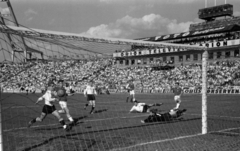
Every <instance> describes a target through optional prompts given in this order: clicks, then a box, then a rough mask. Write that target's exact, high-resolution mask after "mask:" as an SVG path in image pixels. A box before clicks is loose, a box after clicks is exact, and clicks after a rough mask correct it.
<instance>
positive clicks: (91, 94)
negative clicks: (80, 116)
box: [83, 82, 97, 114]
mask: <svg viewBox="0 0 240 151" xmlns="http://www.w3.org/2000/svg"><path fill="white" fill-rule="evenodd" d="M83 94H84V96H85V97H87V101H88V103H86V105H85V107H84V109H86V108H87V106H88V105H91V106H92V109H91V111H90V114H93V113H94V112H93V111H94V109H95V106H96V104H95V101H96V97H95V95H97V91H96V89H95V87H94V86H93V82H90V83H89V85H87V86H86V88H85V90H84V92H83Z"/></svg>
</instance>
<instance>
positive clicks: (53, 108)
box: [42, 105, 56, 114]
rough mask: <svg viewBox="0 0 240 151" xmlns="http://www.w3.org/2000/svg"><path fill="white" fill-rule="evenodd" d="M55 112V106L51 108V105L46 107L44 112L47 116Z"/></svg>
mask: <svg viewBox="0 0 240 151" xmlns="http://www.w3.org/2000/svg"><path fill="white" fill-rule="evenodd" d="M54 111H56V108H55V106H54V105H53V106H49V105H44V106H43V109H42V112H43V113H45V114H52V113H53V112H54Z"/></svg>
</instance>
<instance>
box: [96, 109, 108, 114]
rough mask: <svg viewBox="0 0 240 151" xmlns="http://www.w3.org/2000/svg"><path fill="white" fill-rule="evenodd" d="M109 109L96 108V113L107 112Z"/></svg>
mask: <svg viewBox="0 0 240 151" xmlns="http://www.w3.org/2000/svg"><path fill="white" fill-rule="evenodd" d="M107 110H108V109H102V110H95V111H94V113H102V112H106V111H107Z"/></svg>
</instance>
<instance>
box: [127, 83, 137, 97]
mask: <svg viewBox="0 0 240 151" xmlns="http://www.w3.org/2000/svg"><path fill="white" fill-rule="evenodd" d="M126 89H127V90H128V93H129V95H128V96H127V99H126V102H128V99H129V98H130V102H134V101H135V100H136V99H135V90H134V89H135V85H134V83H133V79H131V80H129V83H128V84H127V86H126Z"/></svg>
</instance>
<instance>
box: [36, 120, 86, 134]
mask: <svg viewBox="0 0 240 151" xmlns="http://www.w3.org/2000/svg"><path fill="white" fill-rule="evenodd" d="M84 118H87V116H81V117H78V118H73V120H74V123H73V124H71V126H77V125H79V124H81V123H84V122H83V121H80V120H82V119H84ZM56 129H63V127H62V126H59V127H54V128H52V127H51V128H38V129H35V130H37V131H40V130H56Z"/></svg>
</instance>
